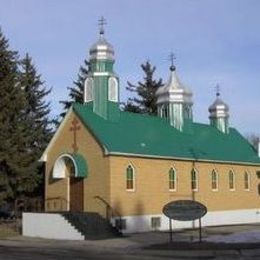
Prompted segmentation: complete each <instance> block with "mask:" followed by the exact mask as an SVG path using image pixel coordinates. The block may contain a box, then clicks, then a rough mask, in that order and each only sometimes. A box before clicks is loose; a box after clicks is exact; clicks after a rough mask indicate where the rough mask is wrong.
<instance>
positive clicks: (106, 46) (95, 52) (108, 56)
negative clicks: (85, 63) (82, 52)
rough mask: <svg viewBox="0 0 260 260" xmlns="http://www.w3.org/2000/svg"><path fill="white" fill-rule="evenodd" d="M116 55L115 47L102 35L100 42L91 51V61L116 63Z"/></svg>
mask: <svg viewBox="0 0 260 260" xmlns="http://www.w3.org/2000/svg"><path fill="white" fill-rule="evenodd" d="M114 54H115V53H114V48H113V46H112V45H111V44H110V43H109V42H107V40H106V39H105V38H104V36H103V34H100V37H99V39H98V41H97V42H96V43H94V44H93V45H92V46H91V48H90V50H89V55H90V60H111V61H114Z"/></svg>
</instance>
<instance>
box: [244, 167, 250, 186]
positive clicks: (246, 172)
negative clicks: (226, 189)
mask: <svg viewBox="0 0 260 260" xmlns="http://www.w3.org/2000/svg"><path fill="white" fill-rule="evenodd" d="M245 174H247V176H248V189H246V188H245ZM250 188H251V174H250V172H248V171H245V172H244V190H245V191H250Z"/></svg>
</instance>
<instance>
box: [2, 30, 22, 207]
mask: <svg viewBox="0 0 260 260" xmlns="http://www.w3.org/2000/svg"><path fill="white" fill-rule="evenodd" d="M17 64H18V55H17V52H14V51H11V50H10V49H9V44H8V40H7V39H6V38H5V36H4V35H3V33H2V31H1V28H0V129H1V132H0V202H3V201H8V200H13V199H14V198H15V187H16V186H17V169H18V168H19V165H20V156H21V154H22V153H23V147H20V145H19V142H20V141H21V140H25V139H26V135H25V133H24V129H23V127H22V124H21V122H22V118H21V117H20V116H21V111H22V109H23V108H24V105H25V98H24V95H23V93H22V91H21V89H20V88H19V85H18V77H17V75H18V65H17Z"/></svg>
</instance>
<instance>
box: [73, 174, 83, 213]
mask: <svg viewBox="0 0 260 260" xmlns="http://www.w3.org/2000/svg"><path fill="white" fill-rule="evenodd" d="M70 211H72V212H82V211H83V179H82V178H75V177H70Z"/></svg>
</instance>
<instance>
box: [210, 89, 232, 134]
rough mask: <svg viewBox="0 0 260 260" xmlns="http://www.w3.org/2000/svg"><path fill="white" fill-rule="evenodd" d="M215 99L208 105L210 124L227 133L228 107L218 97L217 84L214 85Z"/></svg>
mask: <svg viewBox="0 0 260 260" xmlns="http://www.w3.org/2000/svg"><path fill="white" fill-rule="evenodd" d="M216 89H217V92H216V100H215V101H214V103H213V104H212V105H211V106H210V107H209V113H210V115H209V119H210V124H211V125H212V126H214V127H216V128H217V129H218V130H219V131H221V132H223V133H225V134H227V133H228V132H229V107H228V105H227V104H226V103H224V102H223V101H222V99H221V98H220V91H219V86H218V85H217V87H216Z"/></svg>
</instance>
